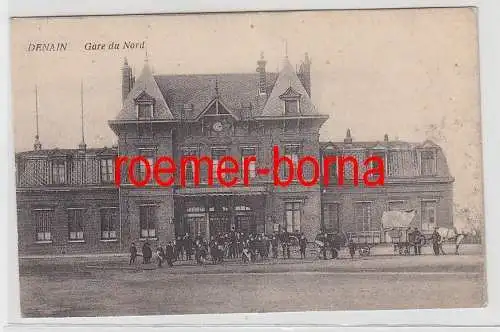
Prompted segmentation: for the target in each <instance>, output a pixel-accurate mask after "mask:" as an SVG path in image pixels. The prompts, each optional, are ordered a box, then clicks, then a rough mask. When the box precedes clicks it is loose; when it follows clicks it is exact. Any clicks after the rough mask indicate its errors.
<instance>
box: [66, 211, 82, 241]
mask: <svg viewBox="0 0 500 332" xmlns="http://www.w3.org/2000/svg"><path fill="white" fill-rule="evenodd" d="M83 212H84V210H83V209H69V210H68V236H69V240H70V241H81V240H83Z"/></svg>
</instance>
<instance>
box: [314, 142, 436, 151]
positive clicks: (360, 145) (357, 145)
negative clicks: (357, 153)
mask: <svg viewBox="0 0 500 332" xmlns="http://www.w3.org/2000/svg"><path fill="white" fill-rule="evenodd" d="M329 146H331V147H333V149H339V150H341V149H344V150H349V149H379V148H380V149H382V148H385V149H400V150H411V149H419V148H431V147H432V148H440V147H439V145H437V144H435V143H434V142H432V141H429V140H427V141H425V142H423V143H419V142H407V141H401V140H393V141H387V142H386V141H353V142H352V143H346V142H320V147H321V148H322V149H326V148H328V147H329Z"/></svg>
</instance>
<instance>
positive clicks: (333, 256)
mask: <svg viewBox="0 0 500 332" xmlns="http://www.w3.org/2000/svg"><path fill="white" fill-rule="evenodd" d="M337 257H339V252H338V251H337V249H333V251H332V259H336V258H337Z"/></svg>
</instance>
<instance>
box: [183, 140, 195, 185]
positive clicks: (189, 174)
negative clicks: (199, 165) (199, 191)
mask: <svg viewBox="0 0 500 332" xmlns="http://www.w3.org/2000/svg"><path fill="white" fill-rule="evenodd" d="M197 156H198V149H197V148H184V149H183V150H182V158H186V159H185V161H184V170H183V172H184V179H185V180H186V181H187V182H188V183H192V182H193V180H194V171H195V166H196V165H195V162H194V161H193V160H188V159H187V158H189V157H197ZM181 177H182V176H181Z"/></svg>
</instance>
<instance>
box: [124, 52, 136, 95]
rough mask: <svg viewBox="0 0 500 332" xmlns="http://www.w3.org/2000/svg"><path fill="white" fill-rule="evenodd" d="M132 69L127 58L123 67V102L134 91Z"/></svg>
mask: <svg viewBox="0 0 500 332" xmlns="http://www.w3.org/2000/svg"><path fill="white" fill-rule="evenodd" d="M133 80H134V79H133V77H132V68H130V66H129V65H128V62H127V58H125V61H124V63H123V67H122V101H125V99H126V98H127V96H128V94H129V93H130V91H131V90H132V85H133Z"/></svg>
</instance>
